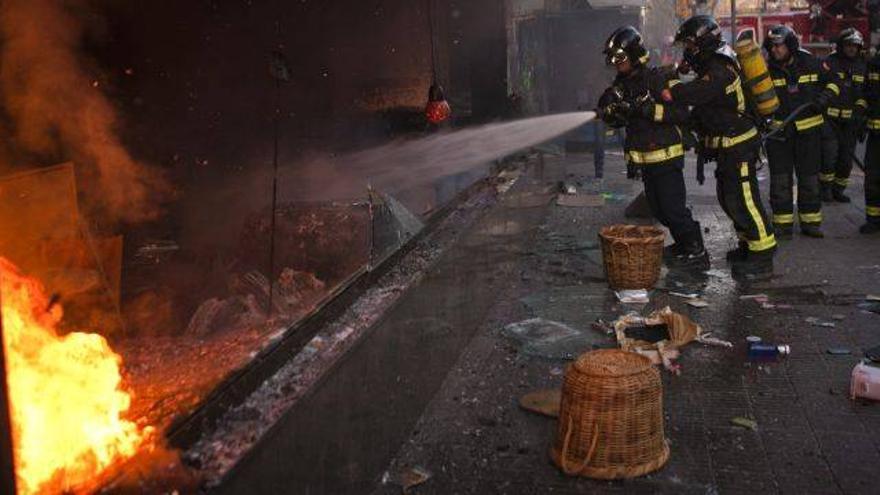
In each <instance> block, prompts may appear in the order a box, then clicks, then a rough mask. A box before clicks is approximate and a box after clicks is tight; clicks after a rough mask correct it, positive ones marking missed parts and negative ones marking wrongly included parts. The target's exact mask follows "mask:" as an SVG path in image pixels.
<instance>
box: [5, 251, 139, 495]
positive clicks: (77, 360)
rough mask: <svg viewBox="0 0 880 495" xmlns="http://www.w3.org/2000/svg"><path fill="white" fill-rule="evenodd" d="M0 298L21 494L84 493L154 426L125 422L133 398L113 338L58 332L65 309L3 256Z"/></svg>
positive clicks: (131, 452)
mask: <svg viewBox="0 0 880 495" xmlns="http://www.w3.org/2000/svg"><path fill="white" fill-rule="evenodd" d="M0 297H2V317H3V336H4V345H5V350H6V367H7V379H8V384H9V396H10V403H11V404H10V409H11V417H12V424H13V426H12V429H13V432H12V440H13V444H14V446H15V447H14V450H15V467H16V478H17V481H16V482H17V485H18V492H19V493H20V494H37V493H57V492H62V491H64V492H69V491H77V488H78V487H82V486H83V485H84V484H87V483H88V482H89V481H94V480H95V478H96V477H98V476H100V475H101V474H102V473H103V472H105V471H106V469H107V468H108V467H110V466H112V465H114V464H115V463H118V462H119V461H122V460H124V459H127V458H129V457H131V456H132V455H134V453H135V452H136V451H137V450H138V449H139V448H140V447H141V446H142V445H143V444H144V443H145V442H146V441H148V439H149V437H150V433H151V431H152V429H151V428H149V427H147V428H141V427H139V426H138V425H136V424H135V423H133V422H131V421H127V420H125V419H122V416H123V415H124V414H125V412H126V411H127V410H128V408H129V404H130V402H131V396H130V394H129V393H127V392H126V391H125V390H124V389H123V387H122V376H121V374H120V365H121V364H122V358H121V357H120V356H119V355H118V354H116V353H115V352H113V350H112V349H111V348H110V346H109V345H108V343H107V340H106V339H105V338H104V337H102V336H100V335H98V334H94V333H80V332H75V333H70V334H67V335H64V336H60V335H58V333H57V332H56V330H55V329H56V325H57V324H58V322H59V321H60V320H61V316H62V310H61V307H60V306H59V305H58V304H54V305H53V304H51V302H50V299H49V298H48V297H46V293H45V290H44V288H43V286H42V284H41V283H40V282H39V281H38V280H36V279H34V278H30V277H27V276H25V275H23V274H22V273H20V272H19V270H18V268H17V267H16V266H15V265H13V264H12V263H11V262H9V261H8V260H6V259H5V258H2V257H0ZM50 306H51V308H50Z"/></svg>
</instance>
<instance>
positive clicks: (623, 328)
mask: <svg viewBox="0 0 880 495" xmlns="http://www.w3.org/2000/svg"><path fill="white" fill-rule="evenodd" d="M656 325H666V330H667V333H668V334H669V338H668V339H665V340H660V341H657V342H650V341H646V340H641V339H636V338H632V336H630V335H629V332H628V329H629V327H651V326H656ZM614 330H615V334H616V336H617V343H618V344H619V345H620V347H621V349H623V350H625V351H632V352H638V353H639V354H642V355H644V356H647V357H648V358H650V359H651V361H652V362H654V364H660V363H662V364H663V366H664V367H665V368H666V369H667V370H669V371H672V372H673V373H678V372H679V370H680V368H679V366H677V365H676V364H674V363H673V362H672V361H673V360H674V359H675V358H677V357H678V348H679V347H681V346H684V345H686V344H688V343H690V342H693V341H695V340H696V341H697V342H700V343H702V344H708V345H717V346H722V347H728V348H729V347H733V344H731V343H730V342H727V341H724V340H720V339H716V338H714V337H711V336H710V335H709V334H708V333H703V329H702V328H701V327H700V326H699V325H697V324H696V323H694V322H693V321H691V320H690V319H689V318H688V317H686V316H684V315H681V314H679V313H676V312H674V311H672V310H671V309H670V308H669V307H668V306H667V307H665V308H663V309H661V310H659V311H654V312H653V313H651V314H650V315H649V316H648V317H647V318H643V317H641V316H639V315H635V314H629V315H625V316H622V317H620V318H618V319H617V321H615V322H614Z"/></svg>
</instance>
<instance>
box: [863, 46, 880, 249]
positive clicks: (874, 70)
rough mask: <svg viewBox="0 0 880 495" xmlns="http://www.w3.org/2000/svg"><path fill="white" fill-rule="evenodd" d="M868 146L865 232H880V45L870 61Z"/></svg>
mask: <svg viewBox="0 0 880 495" xmlns="http://www.w3.org/2000/svg"><path fill="white" fill-rule="evenodd" d="M867 85H868V86H867V88H868V91H867V97H868V98H867V99H868V146H867V151H865V217H866V218H865V224H864V225H862V226H861V227H860V228H859V232H861V233H863V234H880V47H878V49H877V54H876V55H874V58H872V59H871V61H870V62H869V63H868V83H867Z"/></svg>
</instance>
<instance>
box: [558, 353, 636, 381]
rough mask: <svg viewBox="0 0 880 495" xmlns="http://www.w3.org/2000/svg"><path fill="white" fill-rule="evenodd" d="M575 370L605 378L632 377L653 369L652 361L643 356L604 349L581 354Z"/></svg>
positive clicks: (575, 364) (575, 363)
mask: <svg viewBox="0 0 880 495" xmlns="http://www.w3.org/2000/svg"><path fill="white" fill-rule="evenodd" d="M573 366H574V370H576V371H577V372H579V373H582V374H584V375H588V376H596V377H603V378H611V377H622V376H630V375H635V374H639V373H644V372H645V371H646V370H651V369H653V365H652V364H651V360H650V359H648V358H647V357H645V356H642V355H641V354H636V353H634V352H627V351H623V350H620V349H602V350H598V351H591V352H587V353H584V354H581V356H580V357H578V359H577V361H575V362H574V365H573Z"/></svg>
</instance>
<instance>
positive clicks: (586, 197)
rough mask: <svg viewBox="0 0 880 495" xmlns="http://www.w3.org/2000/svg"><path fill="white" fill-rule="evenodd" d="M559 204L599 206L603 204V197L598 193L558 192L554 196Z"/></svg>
mask: <svg viewBox="0 0 880 495" xmlns="http://www.w3.org/2000/svg"><path fill="white" fill-rule="evenodd" d="M556 204H557V205H559V206H575V207H599V206H605V198H604V197H602V196H601V195H599V194H575V193H568V194H560V195H559V196H558V197H557V198H556Z"/></svg>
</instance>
